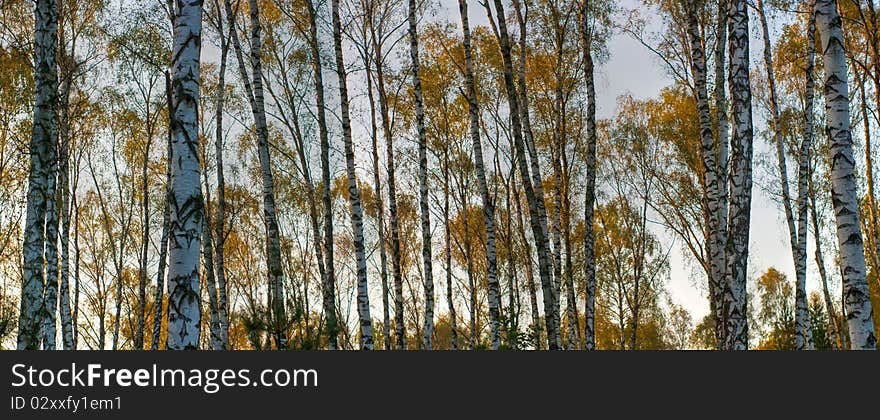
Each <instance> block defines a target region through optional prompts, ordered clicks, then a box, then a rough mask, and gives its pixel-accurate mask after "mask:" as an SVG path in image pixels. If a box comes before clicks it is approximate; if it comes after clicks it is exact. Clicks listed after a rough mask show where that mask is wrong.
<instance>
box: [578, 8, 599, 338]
mask: <svg viewBox="0 0 880 420" xmlns="http://www.w3.org/2000/svg"><path fill="white" fill-rule="evenodd" d="M590 16H591V10H590V0H583V3H582V5H581V25H580V26H581V28H580V33H581V42H582V43H583V45H582V48H583V60H584V88H585V90H586V93H587V115H586V122H585V124H586V135H587V139H586V140H587V141H586V147H587V156H586V162H585V164H586V165H585V166H586V168H585V174H584V176H585V178H586V185H585V186H584V279H585V283H586V291H585V293H586V297H585V304H584V306H585V307H584V349H586V350H594V349H595V348H596V326H595V325H596V324H595V314H596V253H595V249H596V248H595V232H594V231H593V220H594V212H593V207H595V205H596V84H595V82H594V74H593V73H594V71H595V70H594V65H593V51H592V49H593V46H592V43H593V37H592V27H591V26H590Z"/></svg>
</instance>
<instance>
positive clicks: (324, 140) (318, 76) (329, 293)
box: [306, 0, 339, 350]
mask: <svg viewBox="0 0 880 420" xmlns="http://www.w3.org/2000/svg"><path fill="white" fill-rule="evenodd" d="M306 6H307V8H308V15H309V16H308V17H309V38H308V39H309V41H308V42H309V52H310V53H311V58H312V73H313V77H314V82H315V108H316V113H315V114H316V119H317V120H318V136H319V137H320V142H321V184H322V192H323V194H322V202H323V205H324V241H323V245H324V258H325V263H324V270H325V274H326V275H325V278H324V279H321V281H322V287H321V294H322V297H323V300H322V303H323V307H324V318H325V321H324V322H325V324H326V330H327V336H328V340H327V341H328V346H329V348H330V350H336V347H337V345H338V344H337V337H338V335H339V326H338V321H337V316H336V274H335V269H334V260H333V241H334V239H333V201H332V200H331V198H330V135H329V134H328V130H327V117H326V111H325V109H326V105H325V103H324V75H323V68H322V66H321V50H320V46H319V45H320V44H319V40H318V24H317V10H316V9H315V5H314V3H313V2H312V0H306Z"/></svg>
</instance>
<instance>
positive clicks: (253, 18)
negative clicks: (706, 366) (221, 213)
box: [225, 0, 287, 350]
mask: <svg viewBox="0 0 880 420" xmlns="http://www.w3.org/2000/svg"><path fill="white" fill-rule="evenodd" d="M225 2H226V3H225V6H226V17H227V19H229V26H230V27H231V28H233V29H234V27H235V26H234V25H235V21H234V16H235V12H234V11H233V10H232V6H231V4H230V1H229V0H225ZM249 9H250V29H251V36H250V54H251V56H250V62H251V73H248V71H247V68H246V66H245V61H244V56H243V53H242V48H241V43H240V42H239V40H238V34H237V32H236V31H235V30H232V31H231V32H230V38H231V40H232V45H233V47H234V48H235V55H236V58H237V59H238V70H239V74H240V76H241V79H242V83H243V85H244V88H245V95H246V96H247V99H248V102H249V103H250V106H251V113H252V114H253V118H254V124H255V125H256V133H257V155H258V157H259V161H260V174H261V179H262V183H263V191H262V193H263V194H262V195H263V223H264V224H265V226H266V266H267V268H268V275H269V278H268V285H269V289H270V290H271V294H270V296H271V302H270V306H271V311H272V312H271V320H272V325H271V327H272V335H273V338H274V340H275V346H276V347H277V348H278V349H279V350H282V349H286V348H287V333H286V331H285V330H286V327H287V315H286V311H285V303H284V281H283V279H284V271H283V269H282V267H281V239H280V236H281V234H280V230H279V227H278V215H277V209H276V205H275V177H274V175H273V173H272V164H271V160H270V153H269V126H268V124H267V122H266V106H265V99H264V94H263V67H262V58H261V54H262V27H261V25H260V9H259V4H258V2H257V1H256V0H250V1H249Z"/></svg>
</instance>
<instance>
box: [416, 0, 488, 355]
mask: <svg viewBox="0 0 880 420" xmlns="http://www.w3.org/2000/svg"><path fill="white" fill-rule="evenodd" d="M409 55H410V60H412V80H413V91H414V94H415V102H416V131H417V132H418V139H419V213H420V218H421V222H422V223H421V224H422V263H423V264H424V271H425V286H424V287H425V326H424V331H423V332H422V334H423V336H424V345H425V350H431V339H432V336H433V335H434V273H433V271H434V267H433V264H432V262H431V260H432V259H433V255H432V252H431V214H430V210H429V209H428V140H427V139H426V138H425V104H424V99H423V95H422V79H421V76H420V75H419V35H418V31H417V30H416V1H415V0H409ZM491 241H492V248H490V250H489V252H490V253H492V254H494V245H495V239H494V237H492V239H491ZM496 284H497V281H496ZM490 288H491V280H490ZM490 293H491V292H490ZM490 301H491V298H490ZM490 311H491V309H490Z"/></svg>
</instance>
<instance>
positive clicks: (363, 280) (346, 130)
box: [331, 0, 373, 350]
mask: <svg viewBox="0 0 880 420" xmlns="http://www.w3.org/2000/svg"><path fill="white" fill-rule="evenodd" d="M331 3H332V13H333V47H334V50H335V53H336V75H337V77H338V78H339V102H340V106H341V108H342V141H343V143H344V146H345V164H346V172H347V174H348V200H349V203H350V204H351V224H352V227H353V230H354V248H355V258H356V266H357V310H358V319H359V326H360V348H361V349H362V350H372V349H373V326H372V319H371V318H370V296H369V293H368V290H367V258H366V252H365V249H364V211H363V208H362V207H361V195H360V191H359V190H358V185H357V175H356V174H355V165H354V146H353V144H352V139H351V117H350V115H349V110H348V82H347V81H346V75H345V60H344V59H343V56H342V22H341V19H340V17H339V0H332V2H331Z"/></svg>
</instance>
